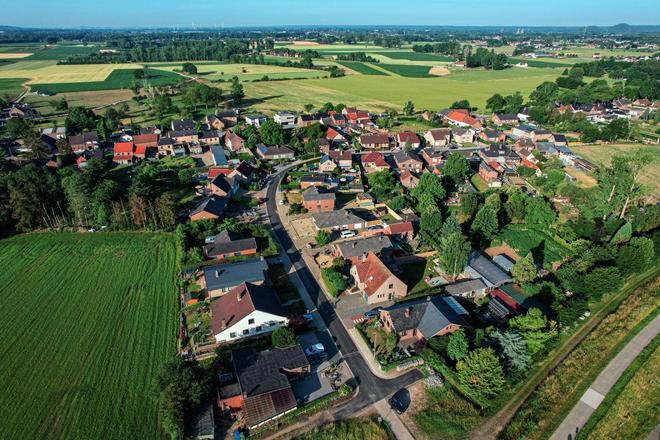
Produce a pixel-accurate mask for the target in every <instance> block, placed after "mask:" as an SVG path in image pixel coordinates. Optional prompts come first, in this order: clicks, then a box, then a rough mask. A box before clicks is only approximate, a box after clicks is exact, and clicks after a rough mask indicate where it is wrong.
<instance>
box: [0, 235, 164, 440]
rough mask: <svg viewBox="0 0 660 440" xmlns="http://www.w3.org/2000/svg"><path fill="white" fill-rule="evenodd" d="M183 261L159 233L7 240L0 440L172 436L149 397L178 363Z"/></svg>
mask: <svg viewBox="0 0 660 440" xmlns="http://www.w3.org/2000/svg"><path fill="white" fill-rule="evenodd" d="M176 261H177V258H176V246H175V243H174V239H173V238H172V237H171V236H169V235H162V234H129V233H98V234H75V233H35V234H28V235H20V236H16V237H12V238H9V239H5V240H2V241H0V266H1V267H2V271H0V286H2V287H0V293H1V295H0V310H2V311H3V318H2V321H0V328H1V329H2V335H3V337H2V339H1V340H0V359H2V362H0V383H1V384H2V393H0V420H2V433H1V434H0V437H1V438H7V439H17V438H25V439H27V438H31V439H36V438H40V439H100V438H103V439H122V440H123V439H129V438H131V439H162V438H164V437H165V434H164V433H163V432H162V431H161V430H160V428H159V427H158V420H157V407H156V402H155V401H154V399H153V397H152V394H151V392H152V386H153V381H154V378H155V377H156V375H157V374H158V371H160V368H161V365H162V363H163V362H165V361H166V360H167V359H168V358H170V356H172V355H173V354H174V353H175V342H176V332H177V330H176V328H177V317H176V297H177V290H176V274H177V264H176Z"/></svg>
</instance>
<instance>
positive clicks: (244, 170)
mask: <svg viewBox="0 0 660 440" xmlns="http://www.w3.org/2000/svg"><path fill="white" fill-rule="evenodd" d="M253 175H254V168H253V167H252V165H250V164H249V163H247V162H245V161H243V162H241V163H239V164H238V166H237V167H236V168H234V170H233V171H232V172H231V173H230V174H229V177H232V178H234V179H236V180H238V181H239V182H244V183H250V182H251V181H252V176H253Z"/></svg>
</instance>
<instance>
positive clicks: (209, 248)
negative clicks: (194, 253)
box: [204, 229, 257, 257]
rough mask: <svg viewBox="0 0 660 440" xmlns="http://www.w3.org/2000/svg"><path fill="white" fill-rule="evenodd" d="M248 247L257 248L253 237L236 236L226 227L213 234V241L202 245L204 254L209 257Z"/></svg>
mask: <svg viewBox="0 0 660 440" xmlns="http://www.w3.org/2000/svg"><path fill="white" fill-rule="evenodd" d="M249 249H255V250H256V249H257V240H255V239H254V238H253V237H250V238H240V237H236V236H235V235H234V234H231V233H230V232H228V231H227V230H226V229H225V230H224V231H222V232H220V233H219V234H218V235H216V236H215V239H214V241H213V243H210V244H207V245H206V246H204V250H205V251H206V255H208V256H209V257H214V256H216V255H227V254H233V253H234V252H241V251H246V250H249Z"/></svg>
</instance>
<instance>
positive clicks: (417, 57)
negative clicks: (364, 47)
mask: <svg viewBox="0 0 660 440" xmlns="http://www.w3.org/2000/svg"><path fill="white" fill-rule="evenodd" d="M374 53H376V54H378V55H383V56H386V57H387V58H390V59H393V60H410V61H444V62H447V61H454V60H455V59H456V58H454V57H450V56H446V55H436V54H432V53H423V52H413V51H406V52H404V51H402V52H374Z"/></svg>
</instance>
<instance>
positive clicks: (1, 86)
mask: <svg viewBox="0 0 660 440" xmlns="http://www.w3.org/2000/svg"><path fill="white" fill-rule="evenodd" d="M25 81H27V79H22V78H7V79H0V96H1V97H5V96H8V97H10V98H12V99H13V98H16V97H17V96H18V95H20V94H21V91H22V90H23V89H22V88H21V84H23V83H24V82H25Z"/></svg>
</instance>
